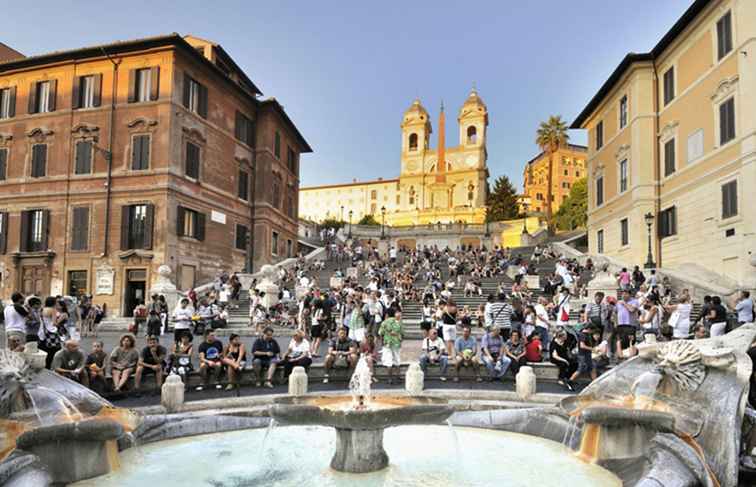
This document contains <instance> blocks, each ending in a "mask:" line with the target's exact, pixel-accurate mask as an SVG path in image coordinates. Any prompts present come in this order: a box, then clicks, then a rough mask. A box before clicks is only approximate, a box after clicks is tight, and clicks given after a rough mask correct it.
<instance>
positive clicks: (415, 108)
mask: <svg viewBox="0 0 756 487" xmlns="http://www.w3.org/2000/svg"><path fill="white" fill-rule="evenodd" d="M429 120H430V119H429V118H428V110H426V109H425V107H424V106H423V104H422V103H420V100H419V99H417V98H416V99H415V101H413V102H412V105H410V107H409V108H408V109H407V110H406V111H405V112H404V118H403V123H411V122H416V121H419V122H422V123H427V122H429Z"/></svg>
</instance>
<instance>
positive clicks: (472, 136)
mask: <svg viewBox="0 0 756 487" xmlns="http://www.w3.org/2000/svg"><path fill="white" fill-rule="evenodd" d="M477 142H478V129H476V128H475V125H470V126H469V127H467V143H468V144H475V143H477Z"/></svg>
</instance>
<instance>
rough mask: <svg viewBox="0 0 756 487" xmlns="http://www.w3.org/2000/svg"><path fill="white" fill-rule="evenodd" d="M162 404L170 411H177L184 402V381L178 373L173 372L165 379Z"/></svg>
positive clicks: (161, 395)
mask: <svg viewBox="0 0 756 487" xmlns="http://www.w3.org/2000/svg"><path fill="white" fill-rule="evenodd" d="M160 404H162V405H163V407H164V408H165V410H166V411H167V412H169V413H175V412H177V411H179V410H180V409H181V406H183V404H184V383H183V381H182V380H181V377H180V376H179V375H177V374H171V375H169V376H168V378H166V379H165V383H164V384H163V387H162V388H161V390H160Z"/></svg>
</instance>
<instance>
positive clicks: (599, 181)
mask: <svg viewBox="0 0 756 487" xmlns="http://www.w3.org/2000/svg"><path fill="white" fill-rule="evenodd" d="M603 204H604V177H603V176H601V177H598V178H596V206H601V205H603Z"/></svg>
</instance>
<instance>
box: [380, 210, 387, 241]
mask: <svg viewBox="0 0 756 487" xmlns="http://www.w3.org/2000/svg"><path fill="white" fill-rule="evenodd" d="M385 228H386V207H385V206H381V238H382V239H383V238H386V231H385Z"/></svg>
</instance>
